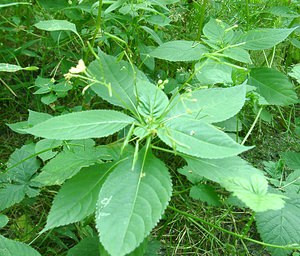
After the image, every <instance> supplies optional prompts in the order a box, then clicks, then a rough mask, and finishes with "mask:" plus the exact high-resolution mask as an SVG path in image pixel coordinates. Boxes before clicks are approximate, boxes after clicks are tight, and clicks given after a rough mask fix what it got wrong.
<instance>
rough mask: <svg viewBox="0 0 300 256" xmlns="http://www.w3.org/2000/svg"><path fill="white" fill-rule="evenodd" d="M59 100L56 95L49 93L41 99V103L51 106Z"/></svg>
mask: <svg viewBox="0 0 300 256" xmlns="http://www.w3.org/2000/svg"><path fill="white" fill-rule="evenodd" d="M56 100H57V96H56V95H55V94H54V93H49V94H47V95H45V96H43V97H42V98H41V102H42V103H44V104H45V105H50V104H52V103H53V102H55V101H56Z"/></svg>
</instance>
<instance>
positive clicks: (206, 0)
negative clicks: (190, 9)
mask: <svg viewBox="0 0 300 256" xmlns="http://www.w3.org/2000/svg"><path fill="white" fill-rule="evenodd" d="M207 3H208V0H203V1H202V6H201V9H200V12H199V16H200V17H199V16H198V33H197V41H200V38H201V33H202V29H203V23H204V14H205V9H206V6H207ZM194 5H198V6H197V7H199V4H198V3H196V2H194ZM197 9H198V8H197ZM198 10H199V9H198Z"/></svg>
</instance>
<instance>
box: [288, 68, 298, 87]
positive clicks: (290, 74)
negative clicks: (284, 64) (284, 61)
mask: <svg viewBox="0 0 300 256" xmlns="http://www.w3.org/2000/svg"><path fill="white" fill-rule="evenodd" d="M289 76H291V77H292V78H294V79H296V80H297V83H298V84H300V64H297V65H295V66H294V67H293V68H292V70H291V72H289Z"/></svg>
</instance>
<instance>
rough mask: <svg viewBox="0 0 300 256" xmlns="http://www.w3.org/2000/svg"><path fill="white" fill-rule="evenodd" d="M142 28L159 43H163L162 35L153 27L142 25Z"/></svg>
mask: <svg viewBox="0 0 300 256" xmlns="http://www.w3.org/2000/svg"><path fill="white" fill-rule="evenodd" d="M140 28H142V29H144V30H145V31H146V32H147V33H148V34H149V35H150V36H151V37H152V39H153V40H154V41H155V42H156V43H157V44H159V45H161V44H163V41H162V40H161V38H160V36H159V35H158V34H157V33H156V32H155V31H154V30H153V29H151V28H149V27H147V26H140Z"/></svg>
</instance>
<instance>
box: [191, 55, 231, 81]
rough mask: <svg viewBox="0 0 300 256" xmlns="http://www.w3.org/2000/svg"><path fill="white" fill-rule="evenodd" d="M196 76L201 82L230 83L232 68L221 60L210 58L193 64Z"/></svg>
mask: <svg viewBox="0 0 300 256" xmlns="http://www.w3.org/2000/svg"><path fill="white" fill-rule="evenodd" d="M195 70H196V77H197V79H198V80H199V82H200V83H201V84H206V85H207V84H208V85H214V84H219V83H222V84H231V83H232V79H231V73H232V68H231V67H230V66H228V65H226V64H225V63H223V62H219V61H214V60H211V59H207V60H204V61H203V62H198V63H196V65H195Z"/></svg>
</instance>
